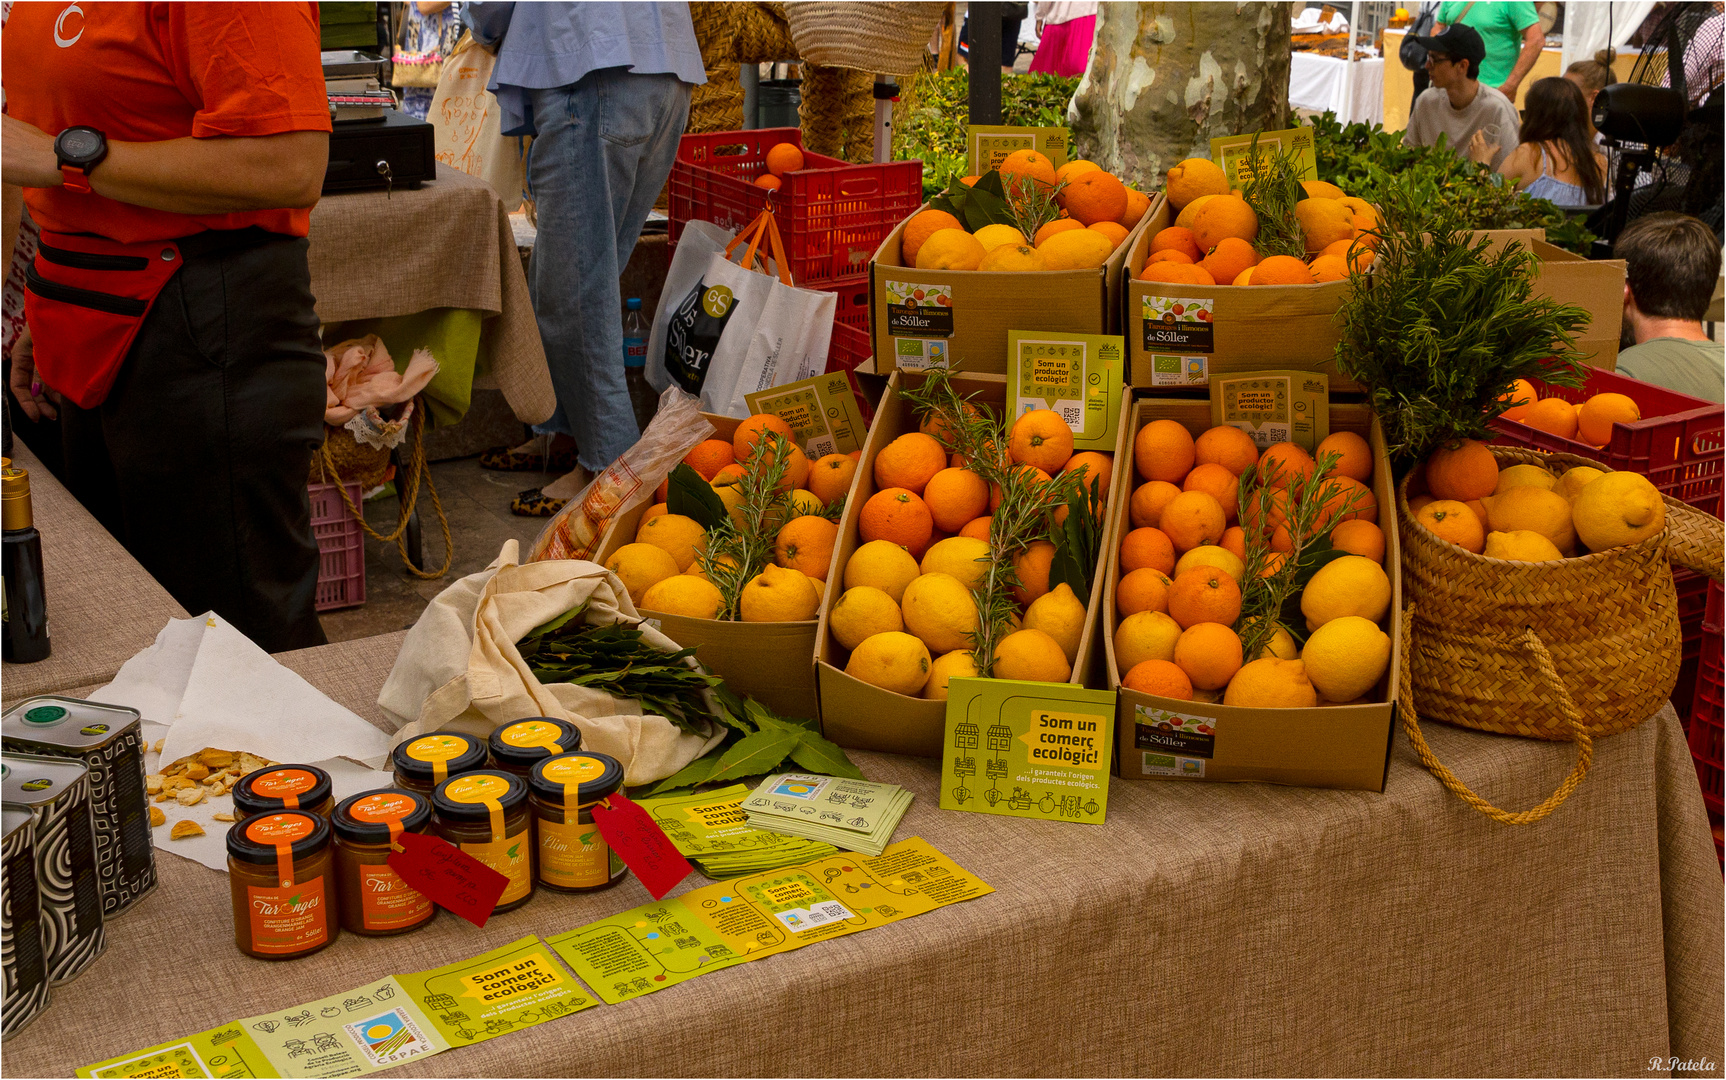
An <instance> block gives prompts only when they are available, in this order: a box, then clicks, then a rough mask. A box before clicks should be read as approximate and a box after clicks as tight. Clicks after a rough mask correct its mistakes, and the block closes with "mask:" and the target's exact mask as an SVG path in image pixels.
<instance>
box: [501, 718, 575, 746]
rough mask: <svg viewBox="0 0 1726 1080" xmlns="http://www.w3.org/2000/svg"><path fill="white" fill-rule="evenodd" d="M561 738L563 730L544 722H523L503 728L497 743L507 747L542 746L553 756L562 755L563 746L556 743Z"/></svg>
mask: <svg viewBox="0 0 1726 1080" xmlns="http://www.w3.org/2000/svg"><path fill="white" fill-rule="evenodd" d="M561 738H563V729H562V728H559V727H558V726H557V725H556V724H548V723H546V722H545V721H544V720H523V721H521V722H520V723H519V724H511V725H510V726H508V727H506V728H504V729H503V731H502V732H501V733H500V734H499V735H498V741H500V742H503V743H505V744H507V745H509V746H520V747H524V748H525V747H530V746H543V747H545V748H546V749H547V750H550V751H551V752H552V753H554V754H561V753H563V746H562V745H561V744H560V743H559V742H558V740H559V739H561Z"/></svg>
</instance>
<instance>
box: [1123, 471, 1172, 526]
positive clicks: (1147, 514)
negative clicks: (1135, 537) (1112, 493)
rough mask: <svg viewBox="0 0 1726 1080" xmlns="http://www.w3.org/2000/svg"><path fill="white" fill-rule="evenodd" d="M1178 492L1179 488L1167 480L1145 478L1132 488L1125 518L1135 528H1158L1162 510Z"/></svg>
mask: <svg viewBox="0 0 1726 1080" xmlns="http://www.w3.org/2000/svg"><path fill="white" fill-rule="evenodd" d="M1180 493H1181V489H1180V488H1178V487H1176V486H1175V485H1174V484H1171V483H1169V482H1168V481H1167V480H1147V481H1145V482H1144V483H1142V484H1140V485H1139V486H1138V487H1136V488H1134V489H1133V494H1132V497H1131V498H1130V499H1128V500H1127V519H1128V520H1129V521H1131V522H1132V524H1133V528H1135V529H1155V528H1158V527H1159V526H1158V522H1160V521H1162V519H1163V511H1164V510H1165V509H1167V508H1168V505H1169V504H1170V503H1172V502H1174V501H1175V496H1177V495H1179V494H1180Z"/></svg>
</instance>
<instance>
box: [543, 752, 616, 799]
mask: <svg viewBox="0 0 1726 1080" xmlns="http://www.w3.org/2000/svg"><path fill="white" fill-rule="evenodd" d="M529 775H530V777H531V783H532V784H533V791H534V794H536V795H538V796H539V797H540V798H542V799H548V800H550V801H552V802H558V803H562V804H563V805H565V806H568V805H569V799H568V796H567V792H568V791H569V786H570V785H571V784H574V785H576V803H577V805H580V806H586V805H587V804H588V803H596V802H598V801H599V800H601V799H603V798H605V797H606V796H607V795H610V794H611V793H612V792H614V791H616V790H617V789H618V788H620V787H622V786H623V763H622V762H621V761H618V760H617V759H616V758H614V757H612V756H611V755H609V754H597V753H594V752H592V751H583V752H582V753H579V754H559V755H557V756H556V757H552V758H547V759H546V760H544V761H542V762H540V763H539V764H538V765H535V766H534V767H533V772H532V773H530V774H529Z"/></svg>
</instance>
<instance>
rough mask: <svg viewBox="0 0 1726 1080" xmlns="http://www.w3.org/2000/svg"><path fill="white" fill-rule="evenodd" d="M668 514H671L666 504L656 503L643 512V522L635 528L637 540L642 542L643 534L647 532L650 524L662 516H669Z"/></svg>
mask: <svg viewBox="0 0 1726 1080" xmlns="http://www.w3.org/2000/svg"><path fill="white" fill-rule="evenodd" d="M667 513H670V511H669V510H667V509H666V506H665V504H664V503H654V504H653V505H652V506H650V507H648V508H647V509H646V510H645V511H643V512H642V515H641V520H640V521H639V522H638V523H637V524H636V526H635V538H636V539H637V540H640V539H641V534H642V532H643V531H644V530H646V528H647V525H648V522H650V521H652V520H653V519H654V518H656V517H659V516H660V515H661V514H667Z"/></svg>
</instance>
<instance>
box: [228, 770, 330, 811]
mask: <svg viewBox="0 0 1726 1080" xmlns="http://www.w3.org/2000/svg"><path fill="white" fill-rule="evenodd" d="M332 790H333V789H332V788H331V787H330V774H329V773H327V772H325V771H324V770H322V769H320V768H318V767H317V766H315V765H271V766H269V767H268V768H264V769H259V770H258V771H257V772H254V773H247V774H246V775H245V776H242V777H240V782H239V783H237V784H235V785H234V814H235V816H236V817H238V818H239V819H240V820H241V821H244V820H245V819H247V818H249V817H252V816H254V815H256V814H273V813H275V812H276V811H278V810H305V811H308V812H310V813H313V814H316V815H318V816H319V817H321V818H323V819H324V820H326V821H328V820H329V817H330V811H331V810H334V809H335V806H336V801H335V798H334V796H333V795H332V794H331V792H332Z"/></svg>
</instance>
